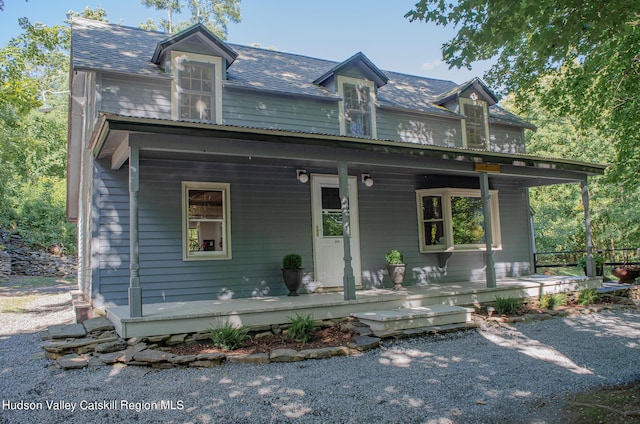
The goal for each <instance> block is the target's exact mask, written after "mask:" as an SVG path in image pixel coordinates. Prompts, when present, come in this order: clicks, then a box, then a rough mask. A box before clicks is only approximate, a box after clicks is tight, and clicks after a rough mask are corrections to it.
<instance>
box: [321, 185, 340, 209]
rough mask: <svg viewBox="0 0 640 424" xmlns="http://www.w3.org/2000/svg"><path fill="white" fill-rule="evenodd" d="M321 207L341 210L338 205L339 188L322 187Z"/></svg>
mask: <svg viewBox="0 0 640 424" xmlns="http://www.w3.org/2000/svg"><path fill="white" fill-rule="evenodd" d="M322 209H334V210H342V207H341V206H340V189H338V188H336V187H322Z"/></svg>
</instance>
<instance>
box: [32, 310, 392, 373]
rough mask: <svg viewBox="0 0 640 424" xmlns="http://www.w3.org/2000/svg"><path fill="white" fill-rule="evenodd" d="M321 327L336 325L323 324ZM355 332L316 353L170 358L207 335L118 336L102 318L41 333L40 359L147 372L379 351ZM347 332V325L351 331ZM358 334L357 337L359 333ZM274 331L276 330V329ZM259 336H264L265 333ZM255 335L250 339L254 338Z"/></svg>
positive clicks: (368, 338)
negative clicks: (180, 347) (175, 349)
mask: <svg viewBox="0 0 640 424" xmlns="http://www.w3.org/2000/svg"><path fill="white" fill-rule="evenodd" d="M323 325H336V324H335V323H333V322H331V323H329V322H325V321H323ZM347 325H350V326H352V328H353V329H354V330H355V331H356V333H357V334H358V335H357V336H355V337H353V338H352V340H351V342H350V343H349V344H348V345H347V346H337V347H325V348H317V349H303V350H294V349H274V350H272V351H271V352H269V353H257V354H235V353H233V352H230V353H201V354H196V355H175V354H173V353H171V352H169V350H170V349H171V347H172V346H175V345H178V344H182V343H190V342H197V341H199V340H205V339H208V338H209V333H204V332H201V333H192V334H173V335H164V336H153V337H132V338H130V339H128V340H124V339H122V338H120V337H119V336H118V335H117V333H116V332H115V328H114V327H113V325H112V324H111V322H109V320H107V319H106V318H103V317H99V318H91V319H88V320H86V321H84V323H82V324H69V325H64V324H63V325H54V326H51V327H49V329H48V330H46V331H43V332H42V333H41V336H42V339H43V340H44V343H43V344H42V348H43V349H44V350H45V357H47V358H49V359H55V360H56V364H57V365H58V366H60V367H62V368H64V369H77V368H84V367H87V366H102V365H112V364H118V363H120V364H125V365H137V366H149V367H152V368H176V367H200V368H210V367H215V366H220V365H222V364H224V363H225V362H233V363H243V364H268V363H270V362H297V361H302V360H307V359H324V358H331V357H334V356H346V355H353V354H357V353H361V352H364V351H367V350H370V349H374V348H376V347H378V345H379V344H380V339H379V338H377V337H372V336H370V335H367V330H368V327H362V326H359V325H356V324H347ZM350 328H351V327H350ZM358 329H360V330H361V333H360V332H359V331H358ZM275 330H276V332H279V331H281V330H282V329H281V327H279V326H277V327H276V328H275ZM261 334H262V337H266V336H265V335H264V332H262V333H261ZM254 337H255V336H254Z"/></svg>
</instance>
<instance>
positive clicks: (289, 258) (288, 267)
mask: <svg viewBox="0 0 640 424" xmlns="http://www.w3.org/2000/svg"><path fill="white" fill-rule="evenodd" d="M303 275H304V268H302V256H300V255H298V254H297V253H291V254H288V255H286V256H285V257H284V258H282V278H283V279H284V284H285V285H286V286H287V288H288V289H289V296H297V295H298V289H299V288H300V286H301V285H302V277H303Z"/></svg>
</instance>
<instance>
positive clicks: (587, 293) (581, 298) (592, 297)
mask: <svg viewBox="0 0 640 424" xmlns="http://www.w3.org/2000/svg"><path fill="white" fill-rule="evenodd" d="M599 297H600V295H598V291H597V290H596V289H584V290H580V291H579V292H578V303H579V304H581V305H584V306H587V305H591V304H592V303H596V302H597V301H598V298H599Z"/></svg>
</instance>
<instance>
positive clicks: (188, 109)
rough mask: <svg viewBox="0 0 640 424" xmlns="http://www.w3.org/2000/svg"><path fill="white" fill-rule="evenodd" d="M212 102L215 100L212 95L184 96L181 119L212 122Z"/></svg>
mask: <svg viewBox="0 0 640 424" xmlns="http://www.w3.org/2000/svg"><path fill="white" fill-rule="evenodd" d="M212 101H213V99H212V97H211V96H210V95H199V94H186V93H185V94H182V99H181V105H180V107H181V109H180V110H181V118H182V119H193V120H197V121H210V120H211V103H212Z"/></svg>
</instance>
